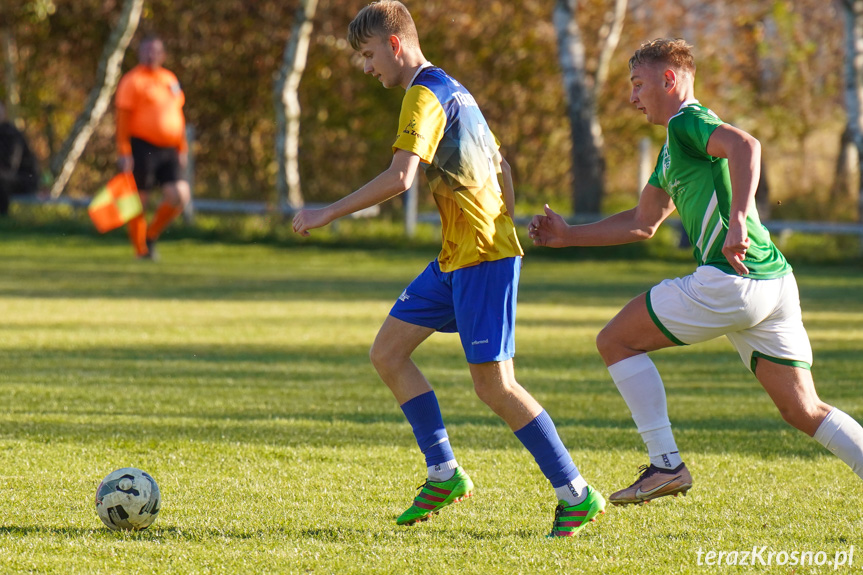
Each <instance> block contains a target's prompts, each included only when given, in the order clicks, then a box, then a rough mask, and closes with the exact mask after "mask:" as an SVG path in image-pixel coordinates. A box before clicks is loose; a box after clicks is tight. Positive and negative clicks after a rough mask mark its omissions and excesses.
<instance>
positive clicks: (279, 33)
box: [0, 0, 844, 217]
mask: <svg viewBox="0 0 863 575" xmlns="http://www.w3.org/2000/svg"><path fill="white" fill-rule="evenodd" d="M365 3H366V0H356V1H354V0H352V1H350V2H345V1H344V0H320V3H319V6H318V12H317V15H316V18H315V29H314V34H313V37H312V44H311V46H310V51H309V62H308V66H307V69H306V72H305V75H304V77H303V81H302V85H301V94H300V101H301V104H302V128H301V130H302V135H301V150H300V158H301V176H302V185H303V191H304V195H305V197H306V201H309V202H320V201H330V200H333V199H336V198H338V197H341V196H343V195H345V194H346V193H348V192H350V191H352V190H353V189H356V188H357V187H359V186H360V185H362V184H363V183H364V182H366V181H367V180H369V179H370V178H372V177H373V176H375V175H376V174H377V173H378V172H380V171H381V170H382V169H383V168H385V167H386V166H387V165H388V164H389V160H390V157H391V149H390V146H391V144H392V141H393V140H394V137H395V125H396V120H397V116H398V110H399V106H400V102H401V97H402V94H403V92H402V91H401V90H400V89H394V90H384V89H382V88H381V86H380V85H379V84H378V82H376V81H375V80H374V79H372V78H370V77H366V76H364V75H363V74H362V71H361V67H360V62H359V60H358V59H357V57H356V56H355V55H354V54H353V51H352V49H351V48H350V46H349V45H348V44H347V42H346V41H345V34H346V30H347V25H348V23H349V22H350V20H351V18H352V17H353V16H354V14H355V13H356V11H357V10H358V9H359V8H361V7H362V6H363V5H364V4H365ZM406 3H407V5H408V7H409V8H411V10H412V12H413V15H414V18H415V20H416V22H417V27H418V29H419V33H420V38H421V41H422V44H423V50H424V52H425V55H426V56H427V57H428V58H429V59H430V60H431V61H432V62H433V63H435V64H437V65H440V66H442V67H443V68H444V69H446V70H447V71H448V72H449V73H451V74H452V75H453V76H455V77H456V78H458V79H459V80H460V81H462V82H463V83H464V84H465V86H467V88H468V89H469V90H471V92H472V93H473V94H474V96H475V97H476V98H477V100H478V101H479V102H480V105H481V107H482V108H483V110H484V112H485V114H486V116H487V118H488V120H489V124H490V125H491V127H492V130H493V131H494V132H495V134H496V135H497V137H498V138H499V139H500V141H501V142H502V144H503V152H504V154H505V156H506V157H507V158H508V160H509V161H510V163H511V164H512V165H513V167H514V174H515V177H516V186H517V190H518V193H519V196H520V198H522V200H523V201H526V202H528V203H530V204H533V205H541V204H542V203H543V202H546V201H547V202H549V203H551V204H552V205H555V206H557V207H558V209H561V210H563V211H566V210H567V206H568V205H569V201H570V200H569V188H570V182H571V180H570V178H571V176H570V171H569V150H570V143H569V126H568V123H567V120H566V115H565V105H564V100H563V98H564V95H563V90H562V86H561V79H560V74H559V68H558V63H557V49H556V38H555V33H554V29H553V27H552V25H551V10H552V3H551V2H543V1H540V0H520V1H519V2H510V1H509V0H486V1H484V2H463V3H458V4H457V6H456V5H453V4H452V3H451V2H447V1H445V0H424V1H422V2H420V1H418V0H407V2H406ZM7 4H8V3H3V8H2V9H0V21H3V22H8V23H9V24H11V29H12V31H13V32H14V34H15V35H16V38H17V43H18V49H19V57H20V62H19V70H18V76H19V82H20V94H21V100H22V102H21V113H22V115H23V117H24V119H25V122H26V132H27V134H28V136H29V137H30V139H31V140H32V141H33V144H34V148H35V149H36V150H37V152H38V153H39V154H40V156H42V157H43V158H45V157H46V156H47V155H48V154H49V153H50V148H51V147H52V146H53V148H54V149H55V150H56V149H57V148H58V147H59V144H60V142H61V141H62V139H63V138H64V137H65V136H66V134H67V133H68V131H69V129H70V128H71V126H72V123H73V122H74V119H75V117H76V115H77V114H78V113H79V111H80V109H81V107H82V105H83V102H84V100H85V98H86V95H87V92H88V91H89V90H90V88H91V87H92V82H93V81H94V77H95V73H96V64H97V62H98V59H99V56H100V53H101V50H102V46H103V43H104V42H105V40H106V38H107V36H108V34H109V31H110V27H111V25H112V24H113V22H114V20H115V18H116V17H117V15H118V14H119V9H120V1H119V0H24V1H23V2H18V3H14V2H13V3H12V4H13V5H12V6H9V5H7ZM610 5H611V0H584V1H582V2H580V3H579V15H578V18H579V23H580V25H581V27H582V30H583V33H584V39H585V49H586V52H587V63H588V68H592V67H595V65H596V56H597V54H598V46H597V45H596V36H597V33H598V29H599V25H600V23H601V21H602V17H603V14H604V12H605V10H607V9H608V8H609V6H610ZM296 7H297V1H296V0H291V1H289V2H280V1H277V0H211V1H210V2H193V1H191V0H148V2H147V3H146V5H145V13H144V15H143V17H142V23H141V26H140V29H139V31H138V33H137V34H136V37H135V40H134V41H133V43H132V47H131V49H130V51H129V53H128V54H127V56H126V60H125V64H124V70H128V69H130V68H131V67H132V66H133V65H134V63H135V61H136V58H135V50H136V48H137V44H138V41H139V40H140V38H141V37H142V36H143V35H144V34H146V33H149V32H156V33H158V34H160V35H161V36H162V37H163V39H164V41H165V44H166V48H167V50H168V53H169V59H168V62H167V63H166V66H167V67H168V68H170V69H171V70H173V71H174V72H175V73H176V74H177V76H178V77H179V78H180V81H181V83H182V85H183V89H184V90H185V92H186V96H187V104H186V114H187V118H188V120H189V122H190V123H191V124H193V125H194V126H195V128H196V133H197V137H196V142H195V145H194V148H193V151H194V153H195V154H196V186H195V194H196V195H198V196H200V197H211V198H231V199H238V200H239V199H243V200H263V201H273V200H274V199H275V171H276V161H275V157H274V112H273V106H274V98H273V85H274V81H275V78H276V74H277V71H278V68H279V65H280V63H281V58H282V53H283V50H284V46H285V42H286V41H287V40H288V35H289V34H290V29H291V23H292V19H293V15H294V12H295V10H296ZM843 34H844V31H843V23H842V15H841V13H840V12H839V11H838V9H837V7H836V6H835V5H834V3H833V2H824V0H793V1H792V0H746V1H744V0H727V1H726V2H701V1H696V0H674V1H662V0H630V6H629V10H628V13H627V19H626V22H625V26H624V31H623V37H622V39H621V43H620V46H619V48H618V50H617V52H616V55H615V58H614V60H613V63H612V67H611V70H610V75H609V79H608V83H607V85H606V86H605V88H604V90H603V93H602V95H601V97H600V99H599V102H598V107H599V115H600V121H601V123H602V127H603V134H604V139H605V154H606V161H607V165H608V166H609V170H608V176H607V177H608V186H607V188H608V190H609V192H610V193H611V194H613V195H621V194H622V195H624V196H626V197H628V198H629V200H630V202H632V201H634V200H635V197H636V193H637V190H638V189H639V188H640V187H641V186H642V185H643V182H638V181H637V166H638V142H639V140H640V139H642V138H645V137H646V138H649V139H650V140H651V142H652V144H653V152H652V153H654V154H655V153H656V152H657V151H658V148H659V146H660V145H661V144H662V142H663V140H664V137H665V134H664V130H663V129H661V128H658V127H655V126H650V125H648V124H647V123H646V122H645V121H644V119H643V117H642V116H641V115H640V114H638V113H636V111H634V110H633V109H632V107H631V105H630V104H629V102H628V98H629V91H630V86H629V70H628V68H627V61H628V58H629V56H630V55H631V53H632V52H633V51H634V50H635V49H636V48H637V47H638V45H639V44H640V43H641V42H643V41H645V40H649V39H652V38H654V37H658V36H674V37H684V38H686V39H687V40H689V41H690V42H691V43H692V44H694V45H695V52H696V59H697V63H698V76H697V80H696V91H697V94H698V95H699V97H700V99H701V101H702V102H704V103H705V104H706V105H708V106H710V107H712V108H713V109H714V110H715V111H716V112H717V113H718V114H719V115H720V116H721V117H722V118H723V119H725V120H726V121H729V122H732V123H734V124H736V125H738V126H740V127H741V128H743V129H746V130H748V131H750V132H752V133H753V134H754V135H755V136H756V137H758V138H759V139H760V140H761V141H762V143H763V144H764V150H765V158H766V161H767V166H768V168H767V176H768V178H769V182H770V185H771V188H772V190H773V191H774V194H778V195H777V197H787V196H788V195H807V196H813V197H820V196H819V194H822V193H823V194H825V196H824V197H826V193H827V189H828V188H829V186H830V184H831V182H832V177H833V174H832V169H833V166H834V163H835V156H836V153H838V143H839V137H840V134H841V131H842V128H843V125H844V113H843V101H842V92H841V90H842V58H843V44H842V38H843ZM0 85H2V83H0ZM3 89H5V88H3V87H0V90H3ZM0 96H3V97H5V95H4V94H0ZM113 132H114V118H113V115H112V114H109V115H108V116H106V118H105V119H104V120H103V121H102V123H101V124H100V126H99V129H98V131H97V133H96V134H94V137H93V139H92V140H91V142H90V145H89V146H88V148H87V151H86V153H85V156H84V157H83V158H82V162H81V164H80V165H79V168H78V170H77V171H76V173H75V175H74V176H73V179H72V182H71V184H70V188H69V192H68V193H69V194H70V195H72V196H87V195H90V194H91V193H92V191H93V190H94V189H96V188H97V187H98V185H99V183H101V182H103V181H104V180H106V179H107V178H108V177H109V176H110V175H111V174H112V172H113V170H114V169H115V168H114V165H115V151H114V142H113ZM423 196H425V194H423ZM421 201H422V202H423V203H424V206H423V209H427V208H428V206H429V202H430V199H429V198H427V197H423V198H422V199H421ZM397 207H398V203H396V204H394V207H387V208H386V209H387V210H393V209H397ZM774 216H775V217H782V214H781V210H779V212H778V213H777V212H774Z"/></svg>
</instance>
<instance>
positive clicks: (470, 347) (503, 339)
mask: <svg viewBox="0 0 863 575" xmlns="http://www.w3.org/2000/svg"><path fill="white" fill-rule="evenodd" d="M520 274H521V258H520V257H514V258H505V259H502V260H495V261H493V262H482V263H480V264H478V265H475V266H471V267H468V268H461V269H458V270H455V271H452V272H448V273H444V272H442V271H441V270H440V266H439V265H438V262H437V260H435V261H433V262H431V263H430V264H429V265H428V266H427V267H426V269H425V270H424V271H423V273H421V274H420V275H419V276H418V277H417V278H416V279H415V280H414V281H412V282H411V284H410V285H409V286H408V287H407V288H406V289H405V291H403V292H402V295H401V296H399V299H398V300H397V301H396V303H395V305H393V308H392V310H390V315H391V316H393V317H394V318H396V319H400V320H402V321H404V322H407V323H409V324H413V325H421V326H423V327H429V328H432V329H435V330H437V331H442V332H449V333H453V332H458V334H459V337H460V338H461V345H462V347H463V348H464V354H465V357H466V358H467V361H468V363H486V362H489V361H506V360H508V359H510V358H511V357H512V356H514V355H515V306H516V298H517V296H518V278H519V275H520Z"/></svg>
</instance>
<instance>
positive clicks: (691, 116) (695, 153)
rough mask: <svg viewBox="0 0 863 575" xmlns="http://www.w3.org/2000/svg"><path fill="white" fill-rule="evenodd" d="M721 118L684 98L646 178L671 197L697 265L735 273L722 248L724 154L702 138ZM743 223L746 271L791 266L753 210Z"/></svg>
mask: <svg viewBox="0 0 863 575" xmlns="http://www.w3.org/2000/svg"><path fill="white" fill-rule="evenodd" d="M723 123H724V122H723V121H722V120H720V119H719V117H718V116H717V115H716V114H714V113H713V112H712V111H711V110H709V109H707V108H705V107H704V106H702V105H701V104H700V103H698V102H697V101H696V100H688V101H686V102H684V103H683V104H682V105H681V106H680V111H679V112H678V113H677V114H676V115H674V116H672V117H671V119H670V120H669V122H668V137H667V138H666V140H665V145H664V146H662V151H661V152H660V153H659V158H658V160H657V162H656V169H655V170H654V172H653V174H652V175H651V176H650V180H649V183H650V184H651V185H653V186H656V187H658V188H662V189H663V190H665V192H666V193H667V194H668V195H669V196H670V197H671V199H672V201H673V202H674V206H675V207H676V208H677V212H678V213H679V214H680V220H681V222H682V223H683V229H684V230H685V231H686V235H687V236H689V241H690V242H691V244H692V246H693V255H694V256H695V260H696V261H697V262H698V265H707V266H713V267H716V268H719V269H720V270H722V271H724V272H725V273H728V274H732V275H736V272H735V271H734V268H732V267H731V264H729V263H728V260H726V259H725V256H724V255H723V254H722V246H723V245H724V243H725V235H726V234H727V233H728V218H729V215H730V213H731V177H730V175H729V172H728V160H726V159H725V158H715V157H713V156H711V155H709V154H708V153H707V140H708V139H709V138H710V135H711V134H712V133H713V130H715V129H716V127H717V126H720V125H722V124H723ZM746 229H747V232H748V233H749V240H750V242H751V245H750V247H749V249H748V250H747V251H746V259H745V260H744V263H745V264H746V267H747V268H749V274H748V275H747V276H746V277H748V278H752V279H771V278H778V277H782V276H784V275H786V274H788V273H790V272H791V266H790V265H788V262H787V261H785V257H784V256H783V255H782V253H781V252H780V251H779V249H778V248H777V247H776V246H775V245H774V244H773V242H772V241H771V240H770V233H769V232H768V231H767V228H765V227H764V226H763V225H762V224H761V221H760V220H759V218H758V213H757V212H756V211H755V210H751V211H750V213H749V214H748V216H747V218H746Z"/></svg>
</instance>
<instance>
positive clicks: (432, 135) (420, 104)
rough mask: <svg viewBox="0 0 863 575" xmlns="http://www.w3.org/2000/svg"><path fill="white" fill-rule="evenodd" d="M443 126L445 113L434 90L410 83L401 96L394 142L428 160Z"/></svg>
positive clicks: (423, 159)
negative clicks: (402, 98)
mask: <svg viewBox="0 0 863 575" xmlns="http://www.w3.org/2000/svg"><path fill="white" fill-rule="evenodd" d="M445 128H446V113H445V112H444V109H443V107H442V106H441V104H440V102H439V101H438V99H437V96H435V95H434V93H433V92H432V91H431V90H429V89H428V88H426V87H425V86H411V87H410V88H409V89H408V90H407V92H405V97H404V100H402V110H401V113H400V114H399V132H398V136H396V141H395V143H394V144H393V153H395V151H396V150H397V149H398V150H405V151H407V152H412V153H414V154H416V155H417V156H419V157H420V160H422V161H423V162H424V163H426V164H431V162H432V160H433V159H434V155H435V151H436V150H437V146H438V144H439V143H440V141H441V138H443V133H444V129H445Z"/></svg>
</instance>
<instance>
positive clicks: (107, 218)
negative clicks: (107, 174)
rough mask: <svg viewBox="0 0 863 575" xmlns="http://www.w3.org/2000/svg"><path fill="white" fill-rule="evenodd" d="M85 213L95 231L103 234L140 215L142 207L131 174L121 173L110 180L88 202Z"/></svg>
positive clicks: (142, 210)
mask: <svg viewBox="0 0 863 575" xmlns="http://www.w3.org/2000/svg"><path fill="white" fill-rule="evenodd" d="M87 211H88V212H89V214H90V219H91V220H93V224H94V225H95V226H96V229H97V230H99V232H100V233H103V234H104V233H105V232H110V231H111V230H113V229H115V228H119V227H120V226H122V225H123V224H125V223H126V222H128V221H129V220H131V219H132V218H134V217H135V216H137V215H140V214H142V213H143V212H144V207H143V206H142V205H141V198H140V197H139V196H138V188H137V186H135V178H133V177H132V174H130V173H122V174H118V175H116V176H114V177H113V178H111V180H110V181H109V182H108V183H107V184H105V187H104V188H102V189H101V190H99V191H98V193H96V195H95V196H94V197H93V199H92V200H91V201H90V206H89V207H88V208H87Z"/></svg>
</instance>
